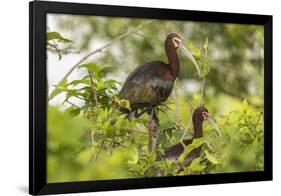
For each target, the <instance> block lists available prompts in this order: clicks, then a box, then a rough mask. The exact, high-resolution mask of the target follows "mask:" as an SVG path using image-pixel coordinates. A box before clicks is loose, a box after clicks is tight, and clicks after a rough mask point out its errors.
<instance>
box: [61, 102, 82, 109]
mask: <svg viewBox="0 0 281 196" xmlns="http://www.w3.org/2000/svg"><path fill="white" fill-rule="evenodd" d="M65 102H66V103H69V104H70V105H72V106H74V107H76V108H79V109H82V108H81V107H79V106H78V105H76V104H74V103H72V102H70V101H69V100H67V101H65Z"/></svg>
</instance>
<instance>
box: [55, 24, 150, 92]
mask: <svg viewBox="0 0 281 196" xmlns="http://www.w3.org/2000/svg"><path fill="white" fill-rule="evenodd" d="M150 22H152V21H147V22H145V23H142V24H140V25H138V26H137V27H136V28H134V29H133V30H129V31H127V32H126V33H124V34H122V35H120V36H118V37H116V38H115V39H112V40H111V41H110V42H108V43H107V44H105V45H104V46H102V47H100V48H98V49H96V50H94V51H92V52H90V53H89V54H87V55H86V56H84V57H83V58H82V59H80V60H79V61H78V62H77V63H76V64H74V65H73V66H72V67H71V69H70V70H69V71H68V72H67V73H66V74H65V76H64V77H63V78H62V79H61V80H60V81H59V82H58V85H59V84H60V83H61V82H62V81H64V80H65V79H66V78H67V77H68V76H69V75H70V74H71V73H72V72H73V71H74V70H75V69H76V68H77V67H78V66H79V65H80V64H81V63H83V62H84V61H86V60H87V59H88V58H89V57H91V56H92V55H94V54H96V53H99V52H101V51H102V50H104V49H106V48H108V47H110V46H111V45H112V44H114V43H116V42H118V41H120V40H122V39H124V38H125V37H127V36H129V35H131V34H133V33H135V32H137V31H138V30H140V29H141V28H142V27H143V26H144V25H146V24H148V23H150ZM58 85H57V86H58ZM54 90H55V89H54ZM54 90H53V91H52V92H51V93H50V94H52V93H53V92H54Z"/></svg>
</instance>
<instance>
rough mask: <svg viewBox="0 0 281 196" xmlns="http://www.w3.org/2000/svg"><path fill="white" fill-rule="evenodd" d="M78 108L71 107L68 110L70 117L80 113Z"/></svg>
mask: <svg viewBox="0 0 281 196" xmlns="http://www.w3.org/2000/svg"><path fill="white" fill-rule="evenodd" d="M80 111H81V110H80V108H73V109H71V110H70V111H69V115H70V117H72V118H73V117H75V116H78V115H79V114H80Z"/></svg>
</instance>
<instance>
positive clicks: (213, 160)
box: [204, 150, 219, 165]
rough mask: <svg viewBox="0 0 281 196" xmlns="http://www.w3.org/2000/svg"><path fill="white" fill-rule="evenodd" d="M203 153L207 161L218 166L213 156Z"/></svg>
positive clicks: (206, 152)
mask: <svg viewBox="0 0 281 196" xmlns="http://www.w3.org/2000/svg"><path fill="white" fill-rule="evenodd" d="M204 152H205V155H206V158H207V159H208V161H210V162H211V163H212V164H214V165H217V164H219V161H218V160H217V159H216V158H215V157H214V156H213V155H211V154H210V153H209V152H208V151H207V150H205V151H204Z"/></svg>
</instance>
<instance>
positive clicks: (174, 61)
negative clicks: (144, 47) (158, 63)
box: [165, 44, 180, 79]
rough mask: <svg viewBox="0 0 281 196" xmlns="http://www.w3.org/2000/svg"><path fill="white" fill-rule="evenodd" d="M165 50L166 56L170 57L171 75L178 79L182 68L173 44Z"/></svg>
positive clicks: (166, 46) (167, 45)
mask: <svg viewBox="0 0 281 196" xmlns="http://www.w3.org/2000/svg"><path fill="white" fill-rule="evenodd" d="M165 49H166V55H167V57H168V62H169V63H168V65H169V68H170V71H171V74H172V76H173V77H174V78H175V79H176V77H178V75H179V67H180V63H179V57H178V54H177V52H176V49H175V48H174V46H173V45H171V44H166V45H165Z"/></svg>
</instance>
